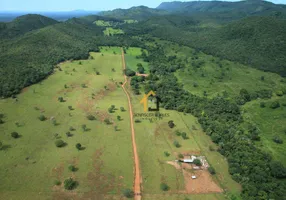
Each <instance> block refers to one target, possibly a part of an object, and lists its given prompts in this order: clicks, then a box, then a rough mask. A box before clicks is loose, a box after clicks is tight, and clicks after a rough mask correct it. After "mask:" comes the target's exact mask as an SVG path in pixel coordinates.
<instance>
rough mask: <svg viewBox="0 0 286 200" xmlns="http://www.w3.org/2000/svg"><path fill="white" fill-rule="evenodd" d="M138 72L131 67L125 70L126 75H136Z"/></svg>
mask: <svg viewBox="0 0 286 200" xmlns="http://www.w3.org/2000/svg"><path fill="white" fill-rule="evenodd" d="M135 74H136V72H134V71H133V70H131V69H126V70H125V75H126V76H135Z"/></svg>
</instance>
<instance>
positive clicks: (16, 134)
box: [11, 132, 19, 139]
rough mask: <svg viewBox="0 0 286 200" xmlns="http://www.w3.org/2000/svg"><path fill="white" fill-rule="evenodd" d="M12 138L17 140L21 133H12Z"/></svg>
mask: <svg viewBox="0 0 286 200" xmlns="http://www.w3.org/2000/svg"><path fill="white" fill-rule="evenodd" d="M11 136H12V137H13V138H15V139H16V138H18V137H19V133H17V132H12V133H11Z"/></svg>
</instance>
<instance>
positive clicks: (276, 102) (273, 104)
mask: <svg viewBox="0 0 286 200" xmlns="http://www.w3.org/2000/svg"><path fill="white" fill-rule="evenodd" d="M279 107H280V104H279V102H278V101H273V102H272V103H271V105H270V108H272V109H276V108H279Z"/></svg>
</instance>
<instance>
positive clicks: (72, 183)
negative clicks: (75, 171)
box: [64, 178, 77, 190]
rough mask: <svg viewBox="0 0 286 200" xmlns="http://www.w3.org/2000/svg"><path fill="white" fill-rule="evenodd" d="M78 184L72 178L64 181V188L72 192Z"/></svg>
mask: <svg viewBox="0 0 286 200" xmlns="http://www.w3.org/2000/svg"><path fill="white" fill-rule="evenodd" d="M76 184H77V182H76V181H74V180H73V179H72V178H69V179H66V180H65V181H64V187H65V189H66V190H72V189H74V188H75V187H76Z"/></svg>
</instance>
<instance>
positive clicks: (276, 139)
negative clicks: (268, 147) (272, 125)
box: [273, 135, 283, 144]
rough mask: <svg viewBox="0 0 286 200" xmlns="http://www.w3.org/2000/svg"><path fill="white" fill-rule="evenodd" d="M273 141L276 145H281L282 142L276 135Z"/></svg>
mask: <svg viewBox="0 0 286 200" xmlns="http://www.w3.org/2000/svg"><path fill="white" fill-rule="evenodd" d="M273 141H274V142H276V143H277V144H283V140H282V139H281V138H280V137H279V136H278V135H277V136H274V137H273Z"/></svg>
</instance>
